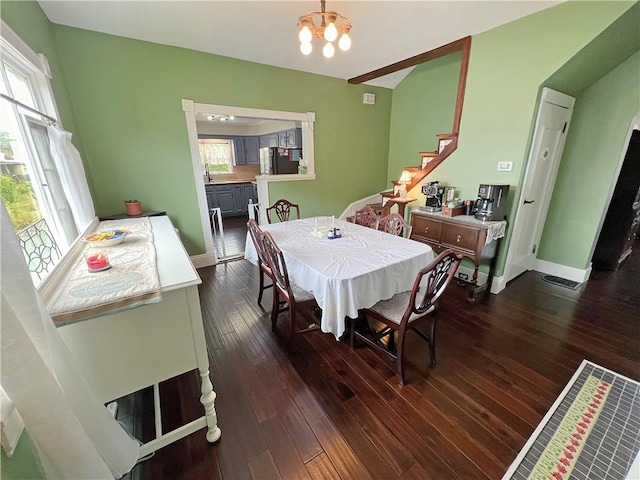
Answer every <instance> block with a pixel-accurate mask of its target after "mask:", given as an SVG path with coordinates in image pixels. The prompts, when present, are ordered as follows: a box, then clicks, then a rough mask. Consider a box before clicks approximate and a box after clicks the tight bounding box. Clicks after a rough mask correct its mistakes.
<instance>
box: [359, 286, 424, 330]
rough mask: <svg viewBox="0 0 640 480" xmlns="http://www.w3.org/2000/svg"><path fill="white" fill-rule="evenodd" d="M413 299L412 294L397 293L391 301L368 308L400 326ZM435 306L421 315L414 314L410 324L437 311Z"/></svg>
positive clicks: (384, 301) (380, 302)
mask: <svg viewBox="0 0 640 480" xmlns="http://www.w3.org/2000/svg"><path fill="white" fill-rule="evenodd" d="M410 299H411V292H402V293H396V294H395V295H394V296H393V297H391V298H390V299H389V300H381V301H379V302H378V303H376V304H375V305H374V306H373V307H371V308H368V309H367V310H369V311H372V312H375V313H377V314H379V315H382V316H383V317H385V318H388V319H389V320H391V321H393V322H395V323H397V324H398V325H400V322H401V321H402V316H403V315H404V312H405V311H406V310H407V305H408V304H409V300H410ZM435 308H436V307H435V305H431V306H430V307H429V308H428V309H427V310H426V311H425V312H423V313H421V314H416V313H412V314H411V316H410V317H409V322H413V321H414V320H415V319H417V318H420V317H422V316H423V315H427V314H429V313H431V312H433V310H435Z"/></svg>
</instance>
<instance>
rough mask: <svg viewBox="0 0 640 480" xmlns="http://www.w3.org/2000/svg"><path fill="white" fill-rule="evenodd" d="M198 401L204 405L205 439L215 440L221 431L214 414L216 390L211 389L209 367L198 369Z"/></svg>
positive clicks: (216, 416)
mask: <svg viewBox="0 0 640 480" xmlns="http://www.w3.org/2000/svg"><path fill="white" fill-rule="evenodd" d="M200 378H201V381H200V382H201V383H200V392H201V393H202V395H201V396H200V403H202V405H204V416H205V417H206V419H207V441H208V442H211V443H213V442H215V441H216V440H218V439H219V438H220V435H221V434H222V432H221V431H220V428H218V415H217V414H216V408H215V401H216V392H214V391H213V384H212V383H211V379H210V378H209V369H202V370H200Z"/></svg>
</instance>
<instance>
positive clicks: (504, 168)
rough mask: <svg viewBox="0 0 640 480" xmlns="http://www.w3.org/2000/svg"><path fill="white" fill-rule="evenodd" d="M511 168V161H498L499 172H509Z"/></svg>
mask: <svg viewBox="0 0 640 480" xmlns="http://www.w3.org/2000/svg"><path fill="white" fill-rule="evenodd" d="M511 170H513V162H498V171H499V172H510V171H511Z"/></svg>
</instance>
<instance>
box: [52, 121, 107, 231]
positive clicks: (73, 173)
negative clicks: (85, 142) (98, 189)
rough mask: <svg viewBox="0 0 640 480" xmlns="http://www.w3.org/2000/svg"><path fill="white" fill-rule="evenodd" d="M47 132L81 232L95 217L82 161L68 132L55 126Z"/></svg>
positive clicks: (65, 191) (64, 187) (63, 184)
mask: <svg viewBox="0 0 640 480" xmlns="http://www.w3.org/2000/svg"><path fill="white" fill-rule="evenodd" d="M47 132H48V133H49V147H50V149H51V155H52V156H53V159H54V161H55V162H56V169H57V170H58V173H59V175H60V180H61V181H62V188H63V189H64V193H65V195H66V196H67V200H68V202H69V206H70V207H71V213H72V214H73V218H74V219H75V221H76V225H77V226H78V230H79V231H80V232H82V231H83V230H84V229H85V228H86V227H87V226H88V225H89V224H90V223H91V221H92V220H93V219H94V217H95V216H96V212H95V209H94V207H93V200H92V199H91V192H89V185H88V184H87V178H86V176H85V173H84V166H83V165H82V159H81V158H80V154H79V153H78V150H76V147H74V146H73V144H72V143H71V134H70V133H69V132H65V131H64V130H59V129H58V128H57V127H55V126H49V128H47Z"/></svg>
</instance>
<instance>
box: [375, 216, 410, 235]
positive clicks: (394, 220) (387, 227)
mask: <svg viewBox="0 0 640 480" xmlns="http://www.w3.org/2000/svg"><path fill="white" fill-rule="evenodd" d="M378 230H382V231H383V232H385V233H390V234H391V235H397V236H398V237H402V236H403V234H404V236H405V237H406V238H410V237H411V232H412V231H413V227H412V226H411V225H409V224H408V223H407V222H405V220H404V218H402V215H400V214H398V213H390V214H389V215H387V216H385V217H382V218H381V219H380V222H379V223H378Z"/></svg>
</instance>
